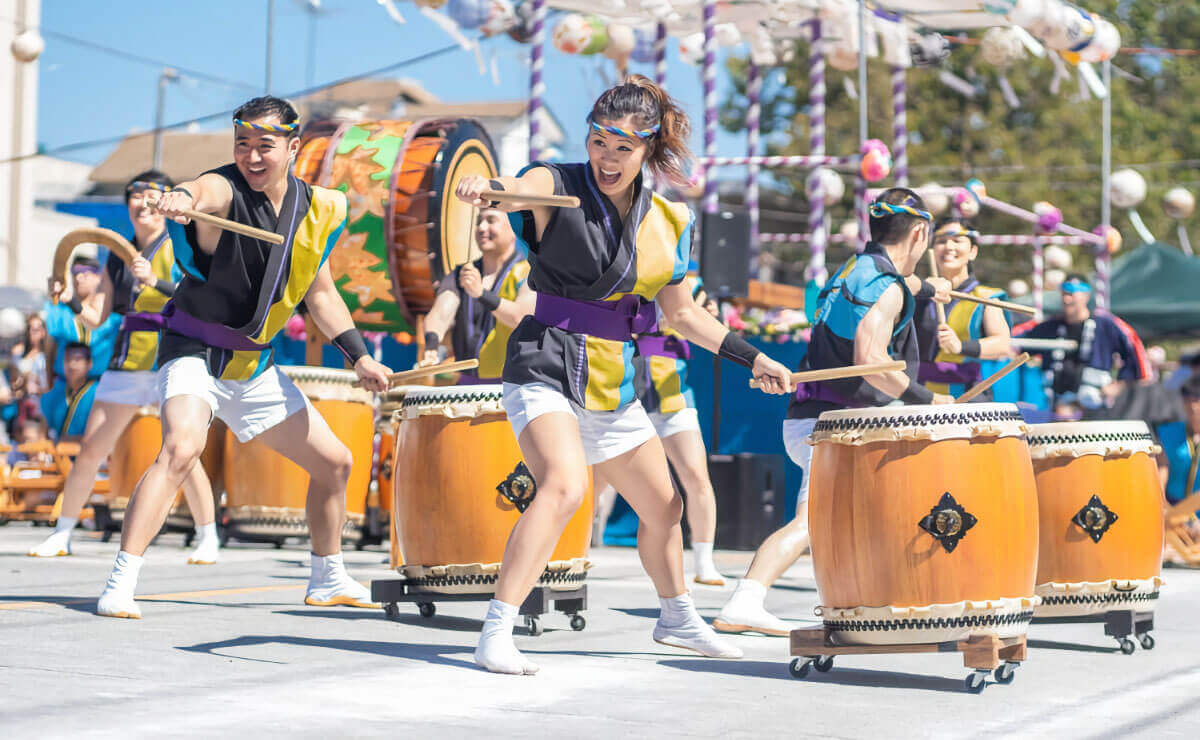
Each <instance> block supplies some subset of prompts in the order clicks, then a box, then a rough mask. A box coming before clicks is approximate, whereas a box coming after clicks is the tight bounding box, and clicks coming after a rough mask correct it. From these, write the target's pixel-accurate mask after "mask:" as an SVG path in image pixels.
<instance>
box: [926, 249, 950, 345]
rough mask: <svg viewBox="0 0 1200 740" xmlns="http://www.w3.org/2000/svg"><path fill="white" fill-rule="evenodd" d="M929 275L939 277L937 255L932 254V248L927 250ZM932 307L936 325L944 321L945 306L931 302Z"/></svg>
mask: <svg viewBox="0 0 1200 740" xmlns="http://www.w3.org/2000/svg"><path fill="white" fill-rule="evenodd" d="M929 275H930V277H941V275H939V274H938V269H937V257H935V256H933V250H932V249H930V250H929ZM933 308H934V310H935V311H937V320H938V326H941V325H942V324H944V323H946V306H945V305H944V304H941V303H938V302H937V301H934V302H933Z"/></svg>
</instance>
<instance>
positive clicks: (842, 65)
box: [825, 46, 858, 72]
mask: <svg viewBox="0 0 1200 740" xmlns="http://www.w3.org/2000/svg"><path fill="white" fill-rule="evenodd" d="M825 61H826V63H828V64H829V66H830V67H833V68H834V69H837V70H840V71H842V72H849V71H850V70H853V69H858V51H857V50H855V49H851V48H850V47H848V46H832V47H830V48H828V49H826V51H825Z"/></svg>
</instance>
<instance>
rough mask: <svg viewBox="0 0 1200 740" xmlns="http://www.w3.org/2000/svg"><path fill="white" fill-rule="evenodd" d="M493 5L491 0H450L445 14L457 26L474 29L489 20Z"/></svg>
mask: <svg viewBox="0 0 1200 740" xmlns="http://www.w3.org/2000/svg"><path fill="white" fill-rule="evenodd" d="M494 7H495V6H494V5H493V2H492V0H450V2H449V4H448V5H447V6H446V15H448V16H450V20H452V21H454V22H455V23H457V24H458V26H459V28H466V29H475V28H479V27H480V26H482V25H483V24H484V23H487V22H488V21H489V20H491V18H492V14H493V12H495V10H494Z"/></svg>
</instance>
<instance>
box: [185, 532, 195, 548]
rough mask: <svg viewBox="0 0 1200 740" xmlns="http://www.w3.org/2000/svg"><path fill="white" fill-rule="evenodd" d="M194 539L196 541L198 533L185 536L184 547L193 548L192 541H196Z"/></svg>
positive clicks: (189, 533)
mask: <svg viewBox="0 0 1200 740" xmlns="http://www.w3.org/2000/svg"><path fill="white" fill-rule="evenodd" d="M194 539H196V533H195V532H188V533H187V534H185V535H184V536H183V546H184V547H191V546H192V540H194Z"/></svg>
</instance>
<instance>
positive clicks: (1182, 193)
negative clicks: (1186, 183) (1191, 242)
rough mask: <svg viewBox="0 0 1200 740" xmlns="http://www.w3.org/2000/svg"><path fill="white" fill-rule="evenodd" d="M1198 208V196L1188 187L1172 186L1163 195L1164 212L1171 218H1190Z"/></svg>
mask: <svg viewBox="0 0 1200 740" xmlns="http://www.w3.org/2000/svg"><path fill="white" fill-rule="evenodd" d="M1195 210H1196V196H1194V195H1192V194H1191V192H1189V191H1188V190H1187V188H1171V189H1170V190H1168V191H1167V194H1166V195H1164V196H1163V212H1164V213H1166V214H1167V216H1169V217H1170V218H1175V219H1185V218H1190V217H1191V215H1192V212H1193V211H1195Z"/></svg>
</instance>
